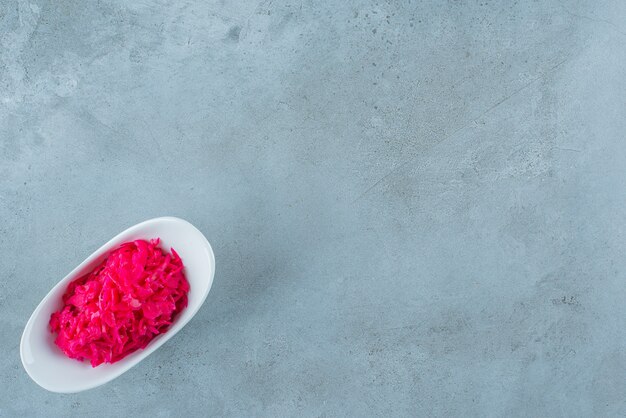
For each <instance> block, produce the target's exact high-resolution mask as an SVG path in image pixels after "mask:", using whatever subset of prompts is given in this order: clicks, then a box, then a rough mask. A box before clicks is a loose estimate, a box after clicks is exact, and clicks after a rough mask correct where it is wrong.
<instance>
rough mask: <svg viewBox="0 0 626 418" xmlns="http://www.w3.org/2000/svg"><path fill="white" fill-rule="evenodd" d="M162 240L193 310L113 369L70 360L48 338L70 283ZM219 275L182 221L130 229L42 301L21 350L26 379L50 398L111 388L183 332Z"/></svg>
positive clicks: (206, 247) (205, 245)
mask: <svg viewBox="0 0 626 418" xmlns="http://www.w3.org/2000/svg"><path fill="white" fill-rule="evenodd" d="M157 237H158V238H160V239H161V243H160V246H161V247H162V248H163V249H164V250H167V251H169V250H170V248H172V247H173V248H174V249H175V250H176V252H177V253H178V254H179V255H180V258H181V259H182V260H183V264H184V265H185V275H186V277H187V281H189V286H190V290H189V295H188V297H189V304H188V306H187V308H186V309H185V310H184V311H183V312H182V313H181V314H180V315H179V316H178V317H177V318H176V320H175V321H174V323H173V324H172V325H171V327H170V329H169V330H168V331H167V332H166V333H165V334H161V335H159V336H158V337H156V338H155V339H153V340H152V341H151V342H150V344H148V346H147V347H146V348H145V349H143V350H137V351H135V352H134V353H132V354H130V355H129V356H127V357H125V358H124V359H122V360H120V361H118V362H117V363H114V364H101V365H100V366H98V367H95V368H92V367H91V365H90V364H89V362H88V361H85V362H79V361H77V360H73V359H70V358H68V357H66V356H65V354H63V352H62V351H61V350H60V349H59V348H58V347H57V346H56V345H55V344H54V338H55V336H54V335H53V334H52V333H50V330H49V328H48V322H49V321H50V315H51V314H52V313H53V312H54V311H56V310H58V309H59V308H61V306H62V304H63V303H62V295H63V293H64V292H65V289H66V287H67V285H68V283H69V282H70V281H72V280H73V279H75V278H78V277H80V276H81V275H84V274H86V273H88V272H89V271H91V270H92V269H93V268H94V267H95V266H96V265H98V264H99V263H100V262H101V261H102V260H104V258H106V256H107V255H108V253H109V252H110V251H111V250H114V249H115V248H117V247H118V246H119V245H120V244H122V243H124V242H127V241H132V240H135V239H150V238H157ZM214 274H215V257H214V255H213V250H212V249H211V245H210V244H209V242H208V241H207V239H206V238H205V237H204V235H202V233H201V232H200V231H198V230H197V229H196V228H195V227H194V226H193V225H192V224H190V223H189V222H187V221H184V220H182V219H178V218H173V217H163V218H155V219H150V220H148V221H145V222H142V223H140V224H137V225H135V226H132V227H130V228H128V229H127V230H126V231H124V232H122V233H120V234H119V235H117V236H116V237H115V238H113V239H112V240H110V241H109V242H107V243H106V244H104V245H103V246H102V247H100V248H99V249H98V250H97V251H96V252H94V253H93V254H91V255H90V256H89V257H87V259H86V260H85V261H83V262H82V263H80V265H79V266H78V267H76V268H75V269H74V270H73V271H72V272H71V273H70V274H68V275H67V276H65V278H64V279H63V280H61V281H60V282H59V283H58V284H57V285H56V286H54V287H53V288H52V290H50V292H49V293H48V294H47V295H46V297H44V298H43V300H42V301H41V303H39V305H38V306H37V308H35V311H34V312H33V314H32V315H31V317H30V319H29V320H28V323H27V324H26V327H25V328H24V333H23V334H22V341H21V344H20V355H21V357H22V364H23V365H24V369H26V372H27V373H28V375H29V376H30V377H31V378H32V379H33V380H34V381H35V382H36V383H37V384H39V385H40V386H41V387H43V388H44V389H47V390H49V391H52V392H60V393H74V392H80V391H83V390H87V389H91V388H94V387H96V386H100V385H102V384H104V383H107V382H109V381H111V380H113V379H115V378H116V377H118V376H119V375H121V374H122V373H124V372H126V371H127V370H129V369H130V368H131V367H133V366H134V365H136V364H137V363H139V362H140V361H141V360H143V359H144V358H146V357H147V356H148V355H150V354H151V353H152V352H153V351H155V350H156V349H157V348H159V347H160V346H162V345H163V343H165V342H166V341H167V340H169V339H170V338H172V337H173V336H174V335H175V334H176V333H177V332H178V331H180V330H181V329H182V328H183V327H184V326H185V324H187V322H189V320H190V319H191V318H193V316H194V315H195V314H196V312H198V309H200V306H202V303H203V302H204V300H205V299H206V297H207V295H208V294H209V290H210V289H211V285H212V283H213V276H214Z"/></svg>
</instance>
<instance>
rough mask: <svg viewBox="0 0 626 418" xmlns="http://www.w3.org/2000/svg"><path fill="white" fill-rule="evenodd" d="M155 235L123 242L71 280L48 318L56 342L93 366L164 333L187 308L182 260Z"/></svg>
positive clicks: (65, 350) (135, 348)
mask: <svg viewBox="0 0 626 418" xmlns="http://www.w3.org/2000/svg"><path fill="white" fill-rule="evenodd" d="M158 245H159V239H158V238H157V239H153V240H150V241H144V240H136V241H132V242H126V243H124V244H122V245H121V246H120V247H119V248H117V249H116V250H114V251H113V252H111V253H110V254H109V256H108V257H107V258H106V260H104V261H103V262H102V263H101V264H100V265H98V266H97V267H96V268H95V269H93V270H92V271H91V272H90V273H88V274H86V275H84V276H82V277H80V278H78V279H76V280H74V281H72V282H71V283H70V284H69V285H68V287H67V290H66V291H65V294H64V295H63V307H62V308H61V309H60V310H59V311H57V312H55V313H53V314H52V315H51V317H50V331H51V332H52V333H56V334H57V336H56V339H55V343H56V345H57V346H58V347H59V348H60V349H61V350H62V351H63V352H64V353H65V355H67V356H68V357H70V358H73V359H76V360H80V361H83V360H85V359H86V360H89V361H90V362H91V366H92V367H96V366H98V365H100V364H102V363H115V362H116V361H118V360H121V359H123V358H124V357H126V356H127V355H129V354H131V353H133V352H134V351H136V350H138V349H141V348H145V347H146V345H148V343H149V342H150V341H151V340H152V339H153V338H154V337H156V336H157V335H159V334H163V333H164V332H166V331H167V329H168V327H169V326H170V324H171V323H172V321H173V320H174V319H175V318H176V316H177V315H178V314H179V313H180V312H181V311H182V310H183V309H185V307H186V306H187V293H188V292H189V283H188V282H187V279H186V278H185V274H184V272H183V267H184V266H183V262H182V260H181V259H180V257H179V256H178V254H177V253H176V251H174V249H172V250H171V253H165V252H164V251H162V250H161V249H160V248H159V246H158Z"/></svg>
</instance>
